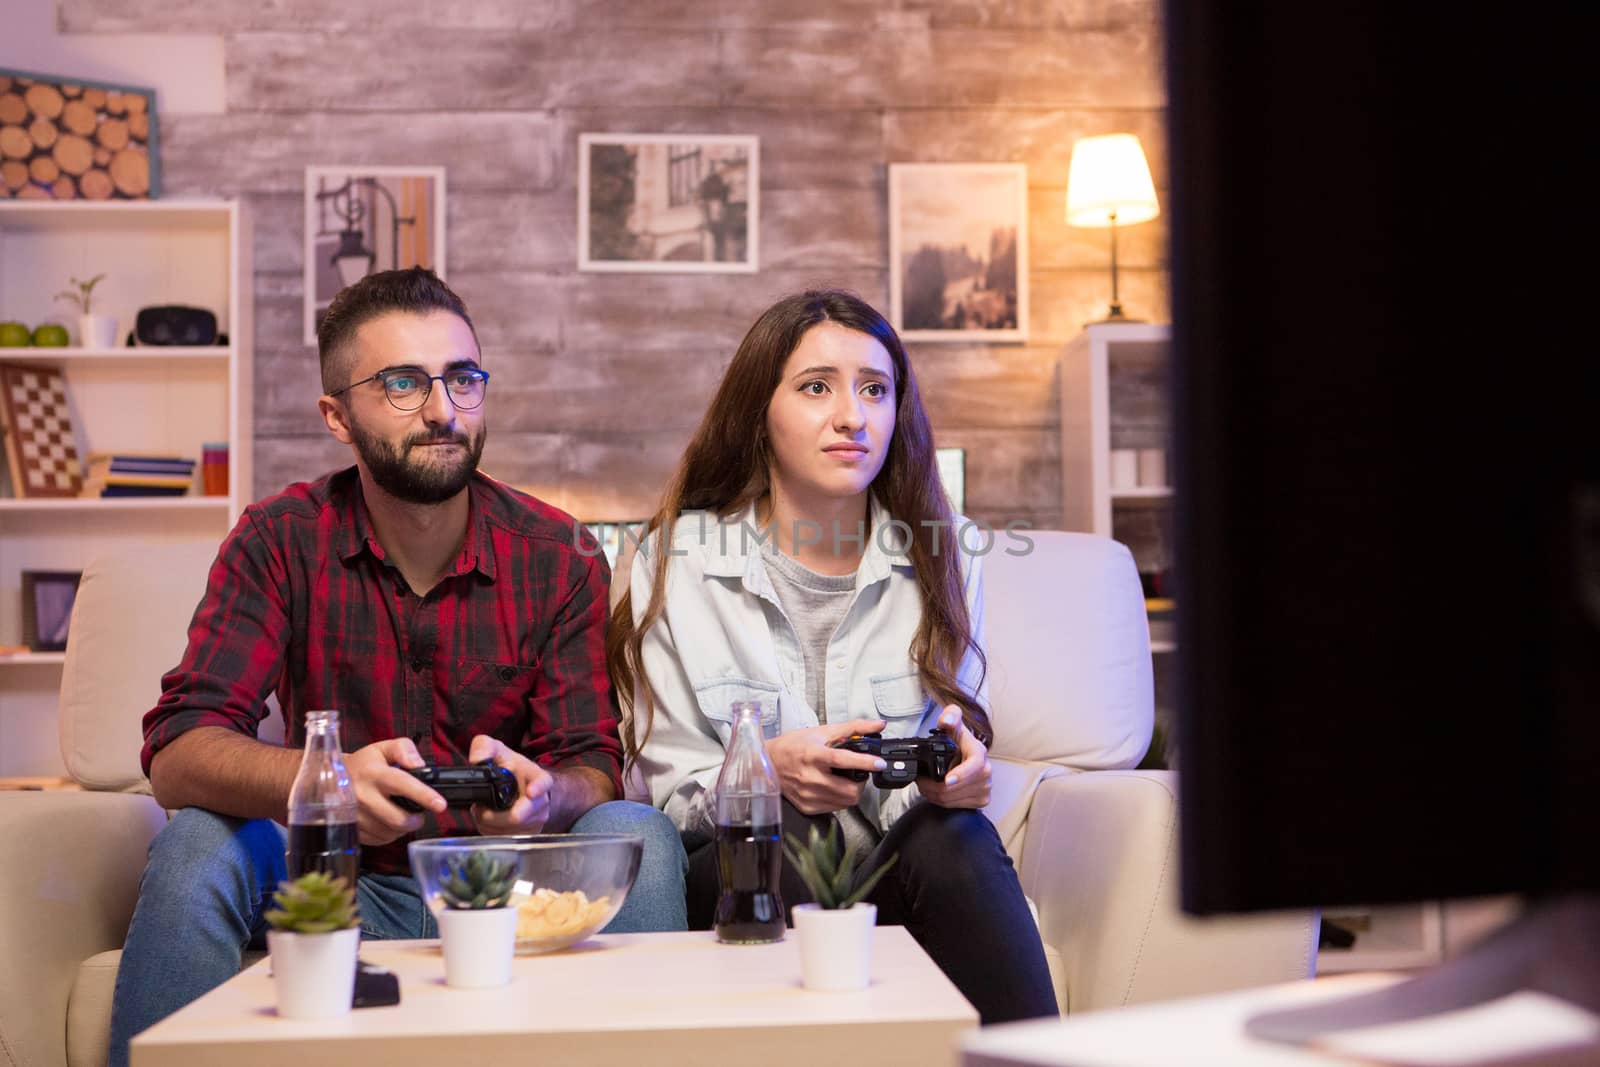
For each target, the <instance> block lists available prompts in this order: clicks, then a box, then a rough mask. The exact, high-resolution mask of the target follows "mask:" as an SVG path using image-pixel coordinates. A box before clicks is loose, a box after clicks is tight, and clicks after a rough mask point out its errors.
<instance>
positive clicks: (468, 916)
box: [439, 908, 517, 989]
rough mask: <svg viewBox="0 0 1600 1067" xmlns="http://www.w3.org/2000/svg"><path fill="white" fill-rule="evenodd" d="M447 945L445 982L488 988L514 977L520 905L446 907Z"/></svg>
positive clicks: (443, 931) (442, 929) (442, 935)
mask: <svg viewBox="0 0 1600 1067" xmlns="http://www.w3.org/2000/svg"><path fill="white" fill-rule="evenodd" d="M439 939H440V941H441V942H442V944H443V947H444V984H445V985H448V986H454V987H456V988H457V989H488V988H490V987H492V986H502V985H505V984H506V983H507V982H509V981H511V957H512V956H513V955H514V954H515V952H516V948H517V909H516V908H481V909H478V910H471V909H460V910H457V909H455V908H446V909H445V910H444V911H442V912H440V913H439Z"/></svg>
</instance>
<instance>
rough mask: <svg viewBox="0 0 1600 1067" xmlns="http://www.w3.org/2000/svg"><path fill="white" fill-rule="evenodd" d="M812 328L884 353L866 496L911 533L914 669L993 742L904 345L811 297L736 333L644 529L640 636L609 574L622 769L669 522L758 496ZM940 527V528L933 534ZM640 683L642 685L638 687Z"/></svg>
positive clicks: (853, 302) (945, 513)
mask: <svg viewBox="0 0 1600 1067" xmlns="http://www.w3.org/2000/svg"><path fill="white" fill-rule="evenodd" d="M821 322H833V323H837V324H838V325H840V326H843V327H845V328H846V329H850V330H855V331H857V332H859V333H864V334H866V335H867V336H869V337H871V338H873V339H875V340H876V341H878V342H879V343H880V344H882V345H883V347H884V349H885V350H886V351H888V353H889V358H890V359H891V360H892V361H893V362H894V392H895V423H894V436H893V437H892V438H891V440H890V442H889V455H888V457H887V458H886V459H885V460H884V464H883V467H882V469H881V470H879V471H878V476H877V477H876V478H874V479H873V481H872V492H874V493H875V494H877V496H878V499H879V500H880V501H881V502H882V503H883V505H884V507H886V508H887V509H888V511H889V514H890V515H892V516H893V517H894V518H896V519H898V520H900V521H901V522H904V523H905V524H907V525H908V526H909V527H910V528H911V544H910V547H909V549H908V552H907V554H908V555H909V556H910V557H911V562H912V565H913V566H914V568H915V571H916V575H917V586H918V588H919V589H920V591H921V593H922V620H921V622H920V623H918V625H917V632H916V635H915V636H914V637H913V638H912V640H911V648H910V650H909V651H910V654H911V659H912V662H914V663H916V665H917V670H918V672H919V674H920V675H921V678H922V684H923V688H925V689H926V690H927V691H928V692H929V693H931V694H933V696H934V697H935V698H936V699H937V700H938V701H939V704H940V705H941V706H944V705H947V704H955V705H958V706H959V707H960V708H961V711H962V718H963V720H964V721H965V723H966V725H967V728H968V729H969V730H971V731H972V732H973V733H974V734H975V735H977V737H978V738H979V740H981V741H983V742H984V743H985V744H988V743H990V742H991V741H992V740H993V736H994V735H993V730H992V728H991V726H990V723H989V716H988V713H987V712H986V711H985V710H984V709H983V708H982V707H981V706H979V704H978V702H977V700H976V699H975V693H968V692H966V691H965V690H963V689H962V688H961V686H960V685H959V684H958V683H957V681H956V672H957V671H958V669H959V668H960V666H961V661H962V659H963V658H964V657H965V656H966V654H967V652H968V651H969V650H971V651H973V652H975V653H977V655H978V659H979V662H980V664H983V665H984V667H985V669H987V664H986V663H985V661H984V658H983V649H981V648H979V647H978V644H977V642H976V641H975V640H974V639H973V636H972V620H971V619H970V618H969V617H968V614H967V602H966V598H965V596H964V595H963V587H962V580H961V562H960V553H959V552H958V551H956V550H955V546H956V537H955V531H954V530H952V529H951V527H950V523H951V519H952V514H953V513H952V511H951V508H950V501H949V498H948V497H946V496H945V492H944V486H943V483H941V482H940V480H939V472H938V467H937V466H936V464H935V462H934V452H933V431H932V429H931V427H930V426H929V425H928V414H927V412H926V411H924V410H923V407H922V398H921V396H920V395H919V394H918V392H917V381H916V378H915V376H913V374H912V373H911V365H910V362H909V361H908V360H907V359H906V352H905V347H904V346H903V345H901V343H900V338H899V336H898V335H897V334H896V333H895V332H894V328H893V327H892V326H890V325H889V323H888V320H886V319H885V318H884V317H883V316H882V315H880V314H878V312H877V311H875V310H874V309H873V308H872V307H871V305H869V304H867V303H866V302H865V301H863V300H862V299H861V298H860V297H858V296H856V295H855V294H854V293H848V292H843V291H840V290H813V291H808V292H804V293H797V294H795V295H793V296H789V297H785V298H784V299H782V300H780V301H778V302H777V303H776V304H774V305H773V306H772V307H770V308H768V309H767V310H766V312H765V313H763V314H762V316H761V317H760V318H759V319H757V320H756V323H755V325H754V326H752V327H750V332H749V333H747V334H745V337H744V340H743V341H742V342H741V343H740V345H739V350H738V351H737V352H736V353H735V354H734V357H733V362H732V363H731V364H729V366H728V371H727V373H726V374H725V375H723V378H722V384H721V385H720V386H719V387H718V388H717V395H716V397H715V398H713V399H712V401H711V407H710V408H709V409H708V410H707V411H706V414H705V418H703V419H701V420H700V426H699V428H698V429H696V430H695V433H694V437H693V438H692V439H691V440H690V442H689V447H688V449H687V450H686V451H685V452H684V454H683V460H682V461H681V462H680V463H679V464H678V469H677V471H676V472H675V473H674V474H673V477H672V481H671V482H669V483H668V484H667V489H666V492H665V493H664V494H663V495H662V500H661V507H660V509H659V510H658V511H657V512H656V513H655V515H654V516H653V517H652V518H651V519H650V525H649V529H650V530H651V531H655V532H657V534H658V539H657V542H656V544H657V549H656V551H655V553H654V559H653V563H654V566H655V576H654V579H653V580H652V582H651V586H650V603H649V605H648V606H647V608H646V610H645V613H644V616H643V618H641V619H640V620H639V625H638V626H635V625H634V622H633V591H632V582H631V581H630V580H629V577H628V575H626V574H623V575H615V576H613V579H612V580H613V581H622V582H627V583H628V591H627V592H625V593H624V594H623V595H622V599H621V600H619V601H618V602H617V605H616V607H615V608H613V609H612V612H611V624H610V626H608V627H607V629H606V668H607V670H608V671H609V673H610V675H611V684H612V686H613V687H614V688H615V689H616V692H617V697H618V699H619V700H620V701H621V704H622V709H623V717H622V741H623V745H624V746H625V748H626V749H627V753H628V760H629V762H630V763H631V762H632V761H634V760H636V759H637V758H638V755H639V750H640V749H642V748H643V747H644V744H645V742H646V741H647V740H648V739H649V737H650V727H651V724H652V720H653V717H654V708H655V701H654V694H653V691H652V690H651V687H650V685H649V679H648V678H646V677H645V674H644V661H643V647H644V635H645V633H646V632H647V631H648V630H649V629H650V627H652V626H654V625H655V624H656V622H657V621H658V620H659V619H660V618H661V612H662V609H663V607H664V603H663V601H664V598H665V590H666V585H667V563H668V560H669V558H670V556H669V553H668V552H666V551H665V548H664V546H670V545H671V544H672V527H673V523H674V522H675V520H676V519H677V517H678V516H679V515H680V514H682V513H683V512H685V511H695V510H705V511H710V512H713V513H714V514H716V515H717V517H718V518H721V519H726V518H728V517H729V516H731V515H734V514H737V513H738V512H740V511H742V510H743V509H744V508H745V507H747V506H748V505H749V504H751V503H752V502H754V501H758V500H760V499H761V497H762V496H763V495H764V494H765V493H766V492H767V489H768V476H767V475H768V472H767V465H768V462H769V461H770V453H769V451H768V447H767V432H766V428H767V405H768V404H769V403H771V401H772V396H773V393H774V392H776V390H777V388H778V383H779V381H780V379H781V378H782V376H783V367H784V364H785V363H786V362H787V361H788V359H789V356H790V354H791V353H793V352H794V350H795V348H796V347H798V346H799V344H800V339H801V337H803V336H804V335H805V332H806V331H807V330H809V329H811V328H812V327H813V326H815V325H817V324H818V323H821ZM937 522H942V523H943V524H944V525H943V527H942V528H935V527H934V525H933V524H934V523H937ZM936 546H937V547H936ZM641 681H642V682H644V683H645V684H643V685H639V686H637V688H636V683H637V682H641ZM636 692H642V694H643V706H642V707H640V706H637V705H638V703H639V702H638V701H636V700H635V693H636Z"/></svg>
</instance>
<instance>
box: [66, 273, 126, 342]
mask: <svg viewBox="0 0 1600 1067" xmlns="http://www.w3.org/2000/svg"><path fill="white" fill-rule="evenodd" d="M104 278H105V275H104V274H96V275H95V276H94V277H93V278H90V279H89V280H88V281H86V282H82V281H79V280H78V279H77V278H71V279H69V280H70V281H71V282H72V288H70V289H63V290H61V292H59V293H57V294H56V299H57V300H65V301H67V302H68V303H70V304H72V305H73V306H74V307H76V308H77V309H78V313H79V316H80V317H79V320H78V343H79V344H80V345H82V346H83V347H84V348H115V347H116V344H117V320H116V316H114V315H96V314H95V313H94V311H93V302H94V287H95V286H97V285H99V284H100V282H101V280H102V279H104Z"/></svg>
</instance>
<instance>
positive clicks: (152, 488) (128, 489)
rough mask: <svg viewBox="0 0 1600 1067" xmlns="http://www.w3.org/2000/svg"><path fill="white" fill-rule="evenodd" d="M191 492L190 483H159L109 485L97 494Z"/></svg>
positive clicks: (106, 495)
mask: <svg viewBox="0 0 1600 1067" xmlns="http://www.w3.org/2000/svg"><path fill="white" fill-rule="evenodd" d="M188 492H189V487H188V485H181V486H179V485H174V486H158V485H108V486H106V487H105V488H103V489H101V490H100V492H99V493H97V494H95V495H97V496H102V497H121V496H184V495H186V494H187V493H188Z"/></svg>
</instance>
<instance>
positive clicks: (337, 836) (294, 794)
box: [286, 711, 361, 889]
mask: <svg viewBox="0 0 1600 1067" xmlns="http://www.w3.org/2000/svg"><path fill="white" fill-rule="evenodd" d="M356 812H357V808H356V793H355V790H354V789H353V788H352V787H351V785H350V772H349V771H348V770H346V769H345V765H344V754H343V753H342V752H340V751H339V713H338V712H337V711H308V712H306V751H305V755H304V756H303V757H302V758H301V760H300V770H299V772H298V773H297V774H296V775H295V776H294V785H293V786H291V787H290V789H289V848H288V855H287V856H286V859H287V861H288V867H289V878H290V880H291V881H292V880H294V879H296V878H299V877H300V876H301V875H302V874H306V873H307V872H309V871H326V872H327V873H328V874H334V875H338V876H339V877H341V878H344V879H345V880H347V881H348V882H349V883H350V887H351V888H352V889H353V888H355V884H356V876H357V874H358V873H359V872H360V869H361V843H360V839H359V837H358V836H357V832H356Z"/></svg>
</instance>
